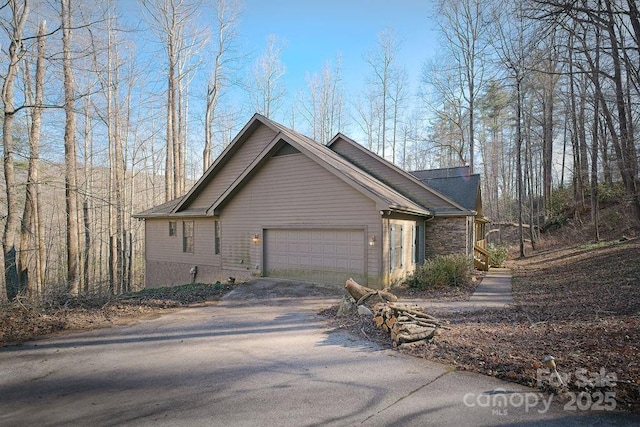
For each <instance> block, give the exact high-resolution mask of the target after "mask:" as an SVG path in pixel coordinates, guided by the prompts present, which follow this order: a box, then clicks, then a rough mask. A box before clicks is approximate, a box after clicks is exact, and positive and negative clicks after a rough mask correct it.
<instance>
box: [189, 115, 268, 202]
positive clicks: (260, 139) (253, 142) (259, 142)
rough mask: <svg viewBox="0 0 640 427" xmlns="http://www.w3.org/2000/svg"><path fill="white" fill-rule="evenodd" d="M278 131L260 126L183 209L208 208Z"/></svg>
mask: <svg viewBox="0 0 640 427" xmlns="http://www.w3.org/2000/svg"><path fill="white" fill-rule="evenodd" d="M275 136H276V133H275V132H274V131H273V130H271V129H269V128H268V127H267V126H265V125H261V126H259V127H258V128H257V129H256V130H255V131H253V132H252V133H251V135H250V136H249V137H248V138H247V140H246V141H243V142H242V144H240V147H239V148H238V150H237V151H236V152H235V153H234V154H233V155H232V156H231V158H230V159H229V160H228V161H227V162H226V163H225V164H224V165H223V166H222V168H221V169H220V170H219V171H218V172H216V174H215V176H213V179H212V180H211V182H209V183H208V184H207V185H206V186H205V187H204V188H203V189H202V191H201V192H200V194H198V195H197V196H196V197H195V199H194V200H193V201H192V202H191V203H189V206H185V207H183V210H189V209H208V208H209V207H210V206H211V205H213V203H214V202H215V201H216V200H217V199H218V197H220V195H222V193H224V192H225V191H226V190H227V188H229V186H230V185H231V184H232V183H233V182H234V181H235V180H236V178H238V176H240V175H241V174H242V172H244V170H245V169H246V168H247V166H249V164H250V163H251V162H252V161H253V160H254V159H255V158H256V157H258V155H259V154H260V152H262V150H264V148H265V147H266V146H267V145H268V144H269V142H271V140H273V138H274V137H275Z"/></svg>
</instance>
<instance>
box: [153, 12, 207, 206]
mask: <svg viewBox="0 0 640 427" xmlns="http://www.w3.org/2000/svg"><path fill="white" fill-rule="evenodd" d="M142 6H143V8H144V10H145V11H146V12H147V16H148V18H149V19H148V20H149V23H150V25H151V27H152V29H153V30H154V32H155V33H156V35H157V37H158V38H159V39H160V41H161V43H162V46H163V49H164V51H165V54H166V60H167V64H166V67H167V68H166V70H167V73H166V78H167V111H166V139H167V140H166V158H165V199H166V200H170V199H174V198H176V197H178V196H179V195H181V194H182V190H183V189H184V180H185V176H184V168H183V164H182V162H181V159H182V158H183V155H182V152H181V150H182V148H183V141H182V140H181V137H184V135H183V134H182V133H181V130H182V129H181V124H183V122H184V120H185V118H184V117H183V116H181V115H180V114H179V113H180V111H181V110H180V106H181V102H180V82H181V80H183V78H184V77H185V76H184V68H183V72H182V73H181V71H180V67H181V65H184V62H181V61H184V59H185V52H186V51H189V50H190V49H191V48H193V46H194V44H196V43H197V42H196V41H195V36H194V35H191V36H190V35H189V34H187V30H188V27H189V26H190V25H192V21H193V19H194V18H195V16H196V14H197V11H198V7H199V6H200V1H193V2H190V1H189V0H142ZM189 71H190V70H189ZM182 112H183V113H184V110H182Z"/></svg>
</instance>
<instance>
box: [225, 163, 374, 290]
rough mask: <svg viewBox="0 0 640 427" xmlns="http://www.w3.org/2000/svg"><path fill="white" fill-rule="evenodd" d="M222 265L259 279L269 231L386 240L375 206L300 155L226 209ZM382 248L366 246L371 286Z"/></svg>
mask: <svg viewBox="0 0 640 427" xmlns="http://www.w3.org/2000/svg"><path fill="white" fill-rule="evenodd" d="M220 219H221V223H222V254H223V255H222V257H223V258H222V265H223V268H224V269H225V270H238V271H251V272H253V273H254V274H261V273H262V268H263V259H262V248H263V246H262V245H263V240H262V239H261V240H260V242H258V243H254V242H253V241H252V237H253V236H254V235H255V234H259V235H260V236H261V237H262V234H263V230H265V229H269V228H315V229H318V228H327V229H330V228H334V229H335V228H341V229H347V228H349V229H362V230H363V231H364V236H365V238H366V239H368V238H369V236H371V235H376V239H377V241H379V242H381V241H382V238H381V237H382V236H381V221H380V214H379V212H378V210H377V209H376V205H375V202H373V201H372V200H371V199H369V198H367V197H365V196H364V195H363V194H362V193H360V192H359V191H357V190H355V189H354V188H352V187H350V186H349V185H348V184H346V183H345V182H344V181H342V180H341V179H339V178H337V177H336V176H334V175H333V174H331V173H330V172H328V171H327V170H326V169H324V168H323V167H322V166H320V165H318V164H316V163H315V162H314V161H313V160H311V159H309V158H307V157H306V156H304V155H302V154H291V155H285V156H277V157H273V158H271V159H270V160H269V161H268V162H267V163H266V164H265V165H264V166H263V167H262V168H261V169H260V170H259V171H258V172H257V173H256V175H255V176H253V177H252V179H251V180H250V181H249V182H248V183H247V184H246V185H245V186H244V187H243V188H242V189H241V190H240V192H239V193H238V194H237V195H236V196H235V197H234V198H233V199H232V200H231V201H230V202H229V203H228V204H227V205H225V206H223V208H222V211H221V214H220ZM379 249H380V246H379V245H375V246H369V245H366V249H365V250H366V251H367V254H366V259H367V261H366V267H367V274H368V284H369V285H370V286H371V285H373V286H375V285H377V284H379V283H380V282H381V279H380V259H381V256H380V253H379Z"/></svg>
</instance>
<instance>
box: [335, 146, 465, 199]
mask: <svg viewBox="0 0 640 427" xmlns="http://www.w3.org/2000/svg"><path fill="white" fill-rule="evenodd" d="M331 149H332V150H333V151H335V152H336V153H338V154H340V155H341V156H342V157H344V158H346V159H347V160H349V161H350V162H351V163H354V164H355V165H357V166H358V167H360V168H361V169H363V170H365V171H367V172H368V173H369V174H371V175H373V176H375V177H376V178H378V179H380V180H381V181H382V182H384V183H385V184H387V185H390V186H391V187H393V188H395V189H396V190H398V191H399V192H400V193H402V194H403V195H405V196H406V197H409V198H410V199H412V200H415V201H417V202H419V203H420V204H422V205H423V206H425V207H428V208H432V209H433V208H451V207H452V206H451V204H450V203H448V202H446V201H444V200H442V199H441V198H440V197H438V196H436V195H435V194H434V193H432V192H431V191H429V190H427V189H426V188H424V187H423V186H422V185H420V184H419V183H416V182H414V181H413V180H411V179H409V178H408V177H406V176H405V175H403V174H402V173H400V172H398V171H397V170H395V169H394V168H392V167H390V165H388V164H386V163H385V162H382V161H380V159H377V158H375V157H374V156H373V155H372V154H370V153H367V152H366V151H364V150H362V149H360V148H359V147H356V146H354V145H353V144H352V143H350V142H348V141H345V140H344V139H339V140H337V141H335V142H334V143H333V144H332V145H331Z"/></svg>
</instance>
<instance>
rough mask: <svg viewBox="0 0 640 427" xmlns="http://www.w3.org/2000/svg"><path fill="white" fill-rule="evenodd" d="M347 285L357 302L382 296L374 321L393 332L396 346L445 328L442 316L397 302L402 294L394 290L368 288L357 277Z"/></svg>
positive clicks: (418, 339) (416, 340) (374, 312)
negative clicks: (393, 292)
mask: <svg viewBox="0 0 640 427" xmlns="http://www.w3.org/2000/svg"><path fill="white" fill-rule="evenodd" d="M344 287H345V289H346V290H347V292H348V293H349V294H350V295H351V296H352V297H353V299H354V300H355V301H356V305H357V306H360V305H361V304H363V303H364V302H365V301H367V300H368V299H369V298H371V297H372V296H374V295H377V296H378V297H379V299H380V300H381V302H379V303H377V304H375V305H374V306H373V310H372V312H373V321H374V322H375V324H376V326H378V327H379V328H380V329H382V330H384V331H385V332H389V333H390V334H391V340H392V342H393V345H394V347H397V346H399V345H402V344H407V343H414V342H418V341H428V340H430V339H431V338H433V336H434V335H435V334H436V331H437V330H438V329H439V328H445V326H444V325H443V324H442V322H441V321H440V320H438V319H436V318H435V317H433V316H430V315H429V314H427V313H425V311H424V308H423V307H420V306H417V305H415V304H401V303H398V302H396V301H397V300H398V297H396V296H395V295H394V294H392V293H391V292H387V291H378V290H374V289H370V288H367V287H366V286H362V285H360V284H358V283H357V282H356V281H355V280H353V279H349V280H347V282H346V283H345V286H344Z"/></svg>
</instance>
